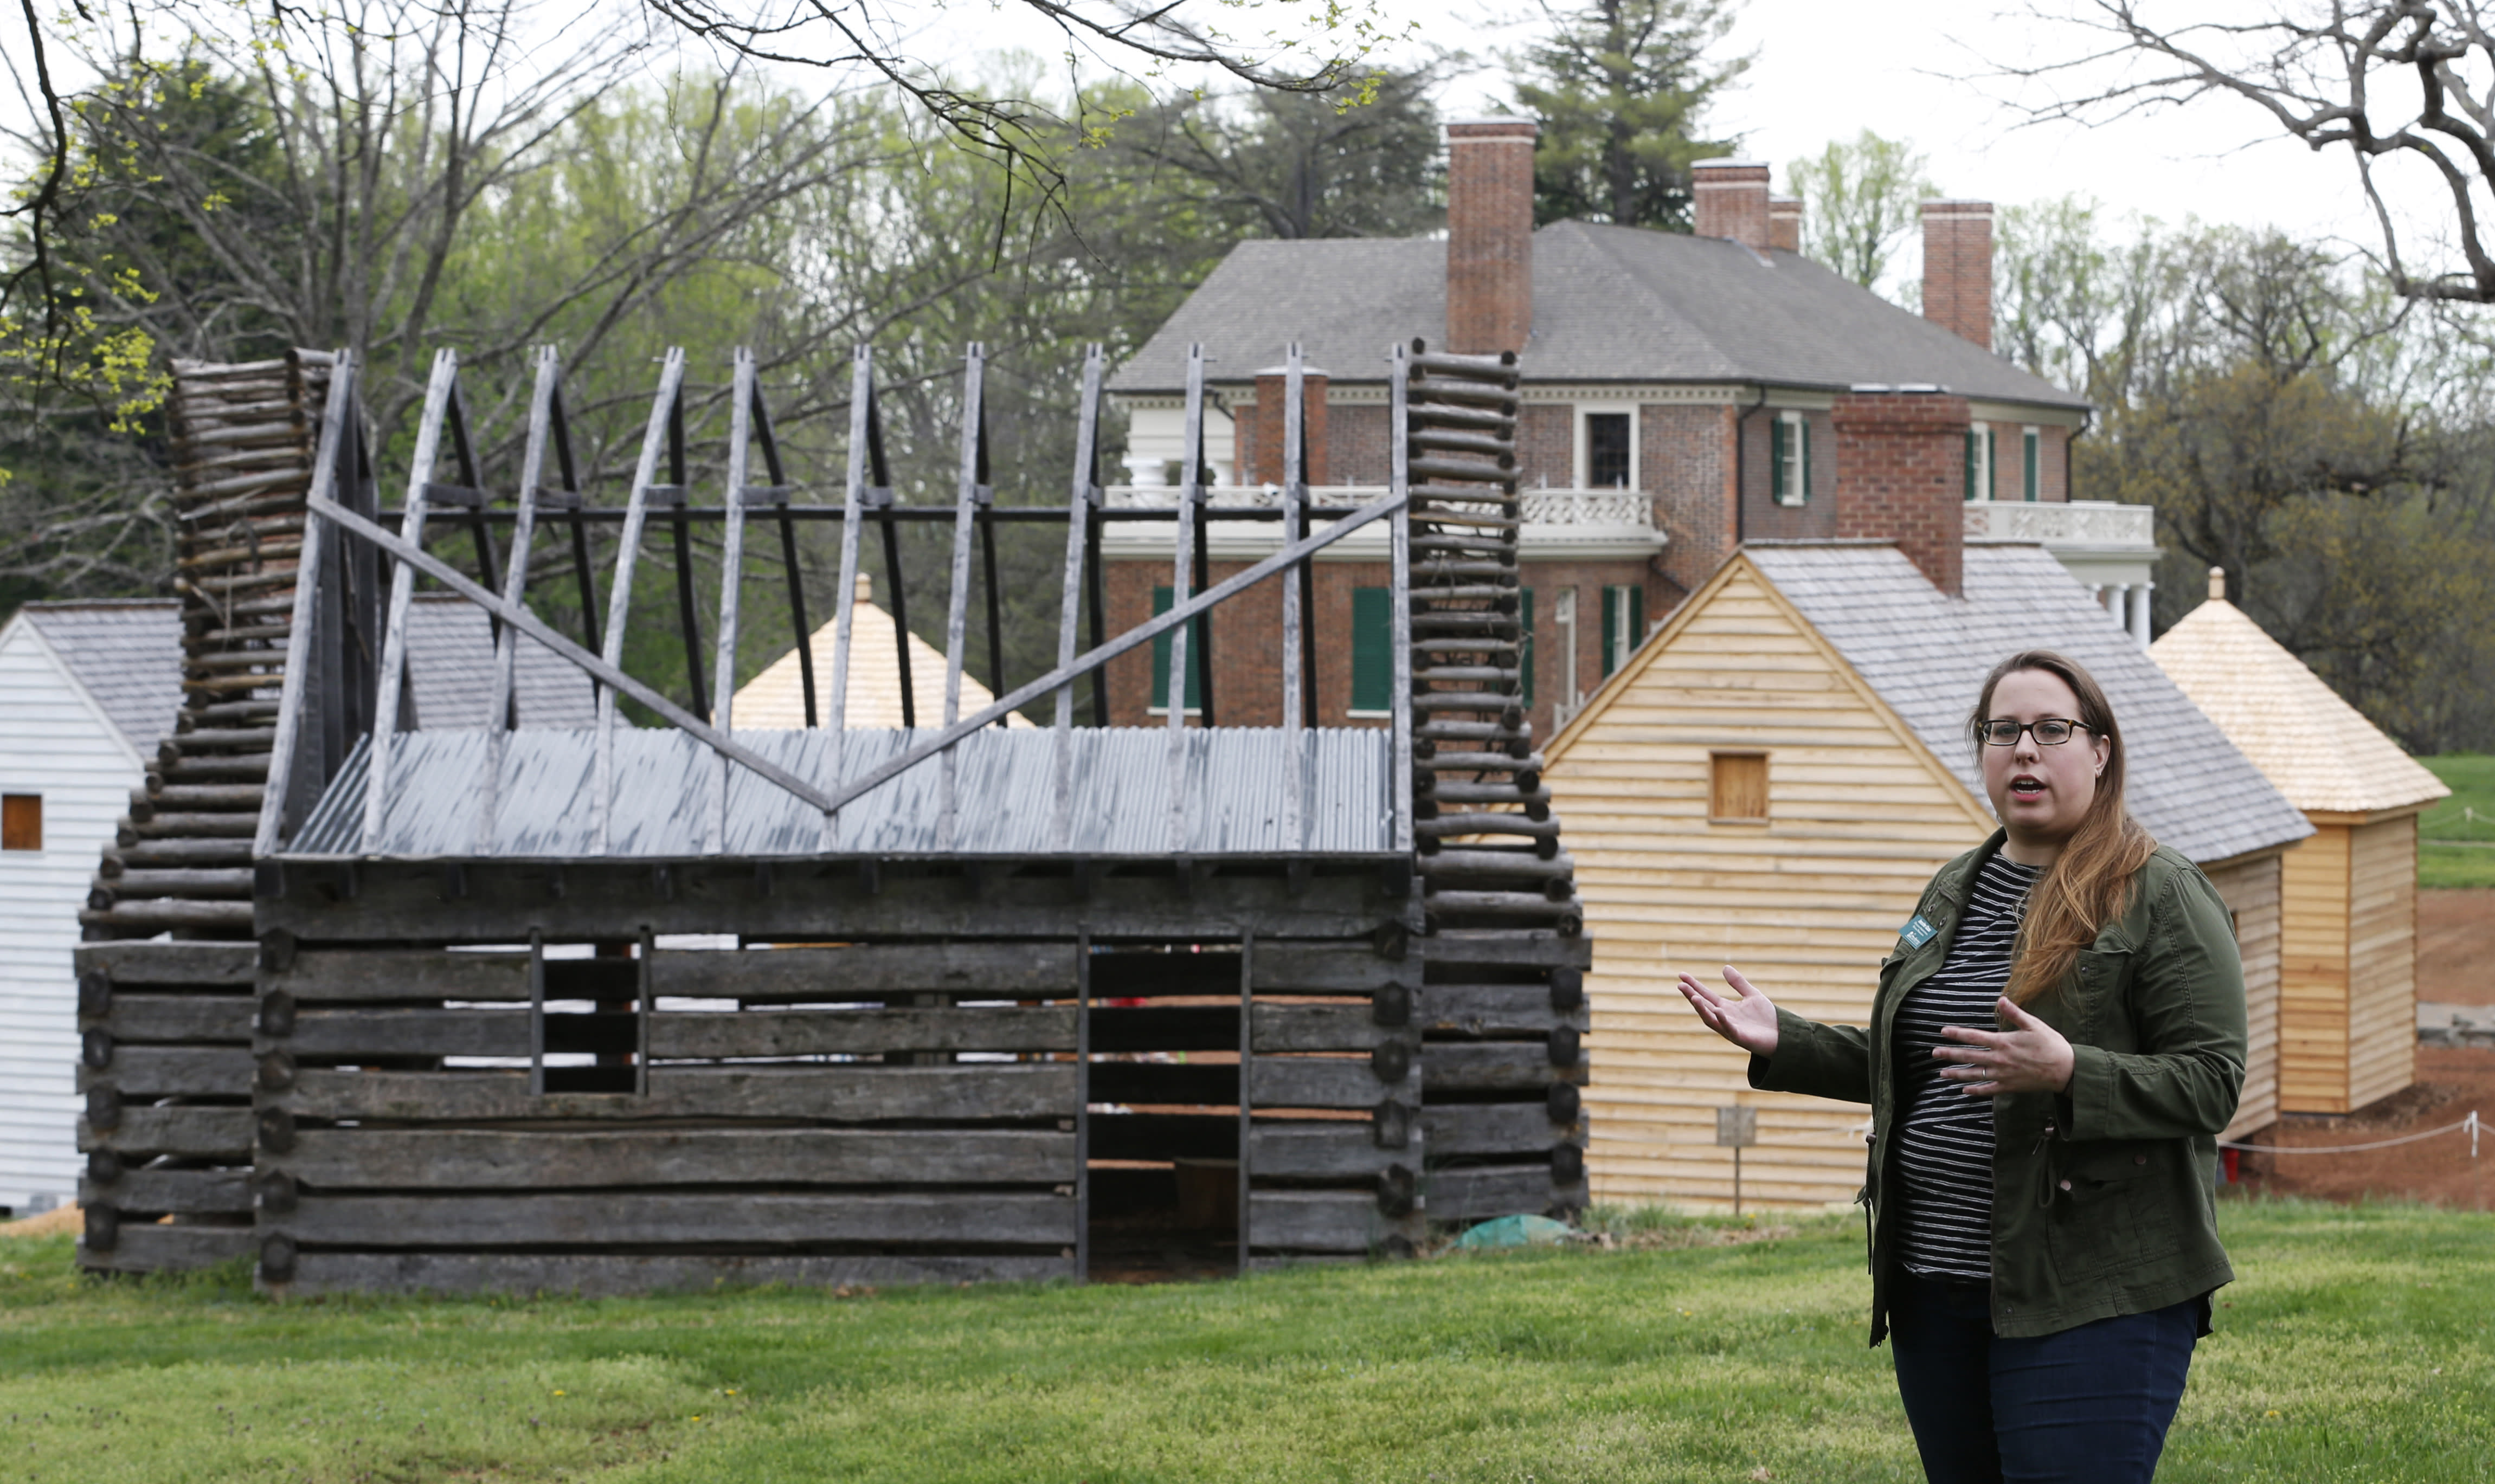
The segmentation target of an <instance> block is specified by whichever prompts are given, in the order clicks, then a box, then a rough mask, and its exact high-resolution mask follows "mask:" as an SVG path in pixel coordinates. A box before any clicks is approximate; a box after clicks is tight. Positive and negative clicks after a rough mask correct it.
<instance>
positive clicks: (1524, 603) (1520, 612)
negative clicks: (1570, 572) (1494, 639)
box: [1516, 588, 1533, 706]
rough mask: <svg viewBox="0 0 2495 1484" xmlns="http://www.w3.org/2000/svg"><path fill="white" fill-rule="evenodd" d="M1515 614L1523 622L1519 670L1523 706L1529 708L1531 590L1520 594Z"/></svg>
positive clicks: (1531, 672)
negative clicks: (1522, 655) (1523, 693)
mask: <svg viewBox="0 0 2495 1484" xmlns="http://www.w3.org/2000/svg"><path fill="white" fill-rule="evenodd" d="M1516 614H1517V617H1518V618H1519V619H1521V620H1523V621H1524V625H1525V658H1524V663H1523V665H1522V666H1521V667H1520V668H1522V669H1523V670H1524V672H1525V675H1524V681H1525V705H1527V706H1531V705H1532V704H1533V590H1532V589H1531V588H1527V589H1525V591H1524V592H1523V593H1522V594H1520V596H1519V598H1518V600H1517V607H1516Z"/></svg>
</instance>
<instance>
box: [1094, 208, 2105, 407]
mask: <svg viewBox="0 0 2495 1484" xmlns="http://www.w3.org/2000/svg"><path fill="white" fill-rule="evenodd" d="M1446 274H1447V244H1446V242H1445V240H1444V239H1443V238H1434V237H1417V238H1402V239H1375V238H1352V239H1335V240H1321V241H1302V242H1278V241H1253V242H1243V243H1241V244H1239V246H1237V247H1236V248H1233V249H1232V250H1231V252H1230V256H1229V257H1226V258H1224V259H1223V260H1222V262H1221V265H1220V266H1219V267H1217V268H1216V269H1215V270H1214V271H1213V273H1212V274H1211V275H1210V276H1209V277H1207V278H1206V280H1205V281H1204V283H1203V285H1202V286H1201V287H1199V288H1197V289H1196V290H1195V292H1194V293H1192V294H1190V295H1189V296H1188V297H1187V300H1186V303H1185V304H1183V305H1181V306H1180V307H1179V310H1178V312H1177V313H1176V314H1173V315H1172V316H1170V318H1169V319H1168V320H1167V321H1166V322H1164V323H1163V324H1162V325H1161V327H1160V329H1159V330H1158V331H1157V332H1155V334H1154V336H1153V338H1152V339H1151V340H1150V341H1149V342H1147V343H1146V344H1145V346H1144V348H1142V349H1141V350H1138V351H1137V352H1136V353H1135V355H1134V357H1133V358H1132V359H1131V360H1129V361H1127V362H1126V364H1125V365H1124V366H1122V367H1120V368H1119V370H1118V373H1117V375H1116V376H1115V377H1114V378H1112V379H1111V381H1110V386H1111V389H1112V390H1115V391H1120V392H1128V393H1134V392H1159V391H1177V390H1179V389H1181V388H1182V387H1183V386H1184V385H1185V380H1184V378H1185V372H1186V348H1187V346H1188V345H1189V344H1191V343H1195V342H1199V341H1200V342H1202V343H1203V345H1204V348H1205V353H1206V354H1207V355H1208V356H1210V357H1212V358H1213V364H1212V366H1211V368H1210V373H1211V376H1212V378H1213V379H1216V380H1222V381H1239V380H1245V379H1247V378H1248V377H1251V376H1253V375H1254V374H1255V373H1256V372H1258V371H1260V370H1264V369H1266V368H1269V367H1272V366H1276V365H1278V364H1280V362H1281V360H1282V358H1283V354H1284V351H1285V348H1286V347H1287V346H1288V344H1289V343H1290V342H1291V341H1292V340H1294V339H1296V340H1298V341H1299V342H1300V343H1301V345H1302V346H1303V348H1305V349H1306V351H1307V353H1308V356H1309V364H1310V365H1312V366H1317V367H1321V368H1323V369H1324V370H1325V371H1326V372H1327V373H1328V374H1329V375H1330V376H1332V377H1333V379H1335V380H1337V381H1342V382H1355V381H1377V380H1382V379H1384V373H1385V356H1386V354H1387V349H1388V348H1389V347H1391V346H1393V345H1394V344H1395V343H1396V342H1398V341H1402V340H1408V339H1410V338H1411V337H1413V336H1415V335H1420V336H1424V337H1426V338H1428V339H1429V340H1430V341H1431V342H1432V344H1436V343H1439V342H1441V341H1443V340H1444V338H1445V335H1446V323H1447V286H1446ZM1523 360H1524V369H1525V376H1526V378H1527V379H1531V380H1535V381H1637V382H1705V383H1721V382H1728V381H1730V382H1744V383H1757V382H1764V383H1769V384H1772V385H1778V386H1793V387H1807V388H1822V389H1842V388H1845V387H1849V386H1856V385H1862V384H1865V383H1879V384H1891V385H1894V384H1900V383H1907V384H1913V383H1929V384H1933V385H1938V386H1944V387H1947V388H1948V389H1949V390H1951V391H1953V392H1956V393H1957V394H1959V395H1961V396H1968V397H1978V398H1983V399H1986V400H1989V401H2001V402H2020V403H2028V404H2033V405H2044V406H2051V407H2058V408H2070V409H2079V408H2083V407H2085V406H2086V405H2087V403H2086V401H2085V399H2083V398H2080V397H2079V396H2076V395H2074V394H2072V393H2070V392H2066V391H2064V390H2062V389H2061V388H2060V387H2058V386H2055V385H2053V384H2052V383H2051V382H2049V381H2047V380H2045V379H2042V378H2039V377H2034V376H2030V375H2028V374H2027V373H2026V372H2024V371H2021V370H2019V369H2018V367H2016V366H2014V365H2012V364H2011V363H2010V362H2008V361H2006V360H2004V359H2002V358H2001V357H2000V356H1997V355H1994V354H1993V353H1992V352H1990V351H1988V350H1986V349H1983V348H1980V347H1977V346H1975V345H1972V344H1970V343H1969V342H1967V341H1964V340H1961V339H1959V338H1958V337H1957V336H1956V335H1954V334H1952V333H1951V332H1949V331H1948V330H1945V329H1943V328H1941V327H1940V326H1939V325H1937V324H1934V323H1932V322H1931V321H1930V320H1928V319H1925V318H1922V317H1921V316H1919V315H1911V314H1908V313H1907V312H1906V311H1904V310H1902V309H1899V308H1897V307H1896V306H1895V305H1894V304H1891V303H1889V302H1888V301H1887V300H1885V299H1882V298H1881V297H1879V296H1878V295H1877V294H1874V293H1872V292H1870V291H1869V290H1867V289H1864V288H1859V287H1857V286H1856V285H1854V284H1853V283H1850V282H1848V281H1847V280H1845V279H1843V278H1840V277H1838V276H1837V275H1836V274H1833V273H1831V272H1830V271H1829V270H1828V269H1826V268H1824V267H1821V266H1820V265H1819V264H1818V263H1816V262H1813V261H1811V260H1810V259H1809V258H1806V257H1801V256H1799V255H1797V254H1793V253H1783V252H1770V253H1766V254H1760V253H1753V252H1752V251H1750V250H1749V249H1748V248H1745V247H1743V246H1741V245H1740V244H1739V243H1737V242H1729V241H1725V240H1723V239H1720V238H1711V237H1692V236H1687V235H1684V234H1682V233H1679V232H1662V231H1650V230H1648V229H1645V228H1643V227H1602V226H1595V225H1593V224H1590V223H1585V222H1559V223H1555V224H1554V225H1552V226H1550V227H1543V228H1542V229H1541V230H1539V231H1537V232H1535V233H1534V234H1533V334H1532V339H1531V340H1530V341H1529V342H1527V344H1526V346H1525V353H1524V357H1523Z"/></svg>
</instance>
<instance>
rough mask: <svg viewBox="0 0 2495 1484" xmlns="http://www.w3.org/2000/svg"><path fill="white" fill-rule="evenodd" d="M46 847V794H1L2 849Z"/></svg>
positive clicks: (0, 839)
mask: <svg viewBox="0 0 2495 1484" xmlns="http://www.w3.org/2000/svg"><path fill="white" fill-rule="evenodd" d="M43 848H44V796H43V795H41V794H7V795H0V850H41V849H43Z"/></svg>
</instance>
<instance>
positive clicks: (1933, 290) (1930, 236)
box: [1924, 201, 1992, 350]
mask: <svg viewBox="0 0 2495 1484" xmlns="http://www.w3.org/2000/svg"><path fill="white" fill-rule="evenodd" d="M1924 318H1926V319H1929V320H1930V321H1932V322H1933V323H1934V324H1937V325H1939V326H1940V327H1941V328H1943V329H1945V330H1947V331H1949V332H1950V333H1951V334H1953V335H1956V337H1958V338H1959V339H1960V340H1970V341H1973V342H1974V343H1975V344H1977V345H1979V346H1982V347H1983V348H1986V349H1987V350H1989V349H1991V348H1992V203H1991V202H1990V201H1925V202H1924Z"/></svg>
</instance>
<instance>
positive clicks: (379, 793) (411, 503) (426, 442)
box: [363, 346, 459, 855]
mask: <svg viewBox="0 0 2495 1484" xmlns="http://www.w3.org/2000/svg"><path fill="white" fill-rule="evenodd" d="M458 379H459V353H458V352H457V351H455V350H452V349H451V348H448V347H447V346H446V347H444V348H442V349H440V350H438V351H436V352H434V356H433V376H432V378H431V379H429V380H428V381H427V382H426V383H425V387H424V411H423V413H422V414H421V415H420V417H419V418H418V420H417V422H416V457H415V458H414V459H413V460H411V461H410V462H409V464H408V472H407V515H406V518H405V520H404V521H403V522H402V523H401V524H400V526H399V535H400V537H401V539H403V540H405V541H406V542H407V543H408V544H409V545H410V546H413V547H416V548H417V549H418V550H422V549H423V546H424V512H425V507H426V504H427V501H426V500H425V498H424V487H425V485H426V484H428V483H430V482H431V481H432V479H433V464H434V461H435V459H437V458H438V457H440V455H441V452H442V419H443V416H444V414H445V413H446V412H447V410H448V409H449V405H450V391H451V387H452V386H453V385H454V384H455V383H456V382H457V381H458ZM415 601H416V569H415V568H414V567H412V566H410V565H408V564H407V563H406V562H404V561H402V562H400V563H399V564H398V569H397V570H396V571H394V572H392V573H391V574H390V595H389V616H388V618H387V619H385V621H384V626H383V629H382V674H381V696H380V699H379V700H378V701H377V702H376V703H375V705H374V708H373V730H372V751H371V753H370V755H368V756H367V757H366V758H365V759H364V845H363V853H364V854H366V855H376V854H379V853H380V851H381V847H382V818H383V812H384V811H385V809H386V808H387V807H388V806H389V774H390V752H391V745H390V744H391V743H392V742H394V741H396V737H397V731H398V711H399V699H400V696H401V695H402V694H403V692H404V687H405V685H406V683H407V623H408V619H407V611H408V607H409V605H410V604H412V603H414V602H415Z"/></svg>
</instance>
